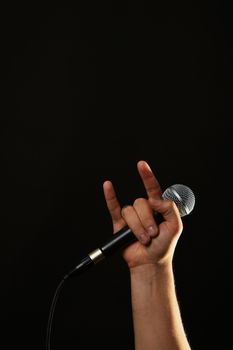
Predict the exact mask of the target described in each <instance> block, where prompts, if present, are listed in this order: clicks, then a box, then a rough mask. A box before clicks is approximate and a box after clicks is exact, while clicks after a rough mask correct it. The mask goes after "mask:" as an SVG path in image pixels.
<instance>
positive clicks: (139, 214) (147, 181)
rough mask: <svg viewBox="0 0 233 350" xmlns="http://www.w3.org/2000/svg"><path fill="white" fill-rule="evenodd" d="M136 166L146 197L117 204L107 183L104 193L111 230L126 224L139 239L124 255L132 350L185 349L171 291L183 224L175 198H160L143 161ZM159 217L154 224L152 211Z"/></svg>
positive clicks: (114, 193)
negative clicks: (130, 315)
mask: <svg viewBox="0 0 233 350" xmlns="http://www.w3.org/2000/svg"><path fill="white" fill-rule="evenodd" d="M137 170H138V173H139V175H140V177H141V179H142V182H143V184H144V187H145V191H146V194H147V196H146V198H136V199H135V201H134V203H133V204H132V205H128V206H126V207H123V208H121V206H120V204H119V201H118V199H117V196H116V192H115V190H114V187H113V184H112V183H111V181H105V182H104V184H103V191H104V196H105V200H106V204H107V207H108V210H109V213H110V215H111V218H112V223H113V231H114V233H115V232H117V231H119V230H120V229H121V228H122V227H123V226H125V225H128V226H129V227H130V228H131V230H132V231H133V233H134V234H135V235H136V237H137V239H138V241H136V242H135V243H133V244H131V245H129V246H127V247H126V248H125V249H124V250H123V252H122V255H123V258H124V260H125V261H126V263H127V264H128V267H129V271H130V279H131V295H132V312H133V322H134V337H135V349H136V350H152V349H153V350H158V349H159V350H163V349H164V350H190V349H191V348H190V345H189V343H188V340H187V337H186V334H185V331H184V327H183V324H182V320H181V314H180V310H179V305H178V302H177V298H176V293H175V283H174V276H173V269H172V260H173V256H174V252H175V247H176V244H177V242H178V239H179V237H180V235H181V233H182V230H183V225H182V220H181V218H180V215H179V211H178V209H177V207H176V205H175V203H174V202H172V201H169V200H164V199H162V191H161V187H160V185H159V182H158V180H157V179H156V177H155V175H154V173H153V171H152V170H151V168H150V166H149V165H148V163H147V162H145V161H144V160H141V161H139V162H138V163H137ZM154 211H156V212H158V213H161V214H162V216H163V218H164V221H163V222H162V223H161V224H159V225H157V223H156V221H155V218H154V216H153V212H154Z"/></svg>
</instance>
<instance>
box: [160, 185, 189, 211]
mask: <svg viewBox="0 0 233 350" xmlns="http://www.w3.org/2000/svg"><path fill="white" fill-rule="evenodd" d="M162 197H163V199H168V200H172V201H173V202H175V204H176V206H177V208H178V210H179V212H180V216H185V215H188V214H189V213H191V211H192V210H193V208H194V205H195V196H194V193H193V191H192V190H191V189H190V188H189V187H188V186H185V185H181V184H176V185H172V186H170V187H168V188H167V189H166V190H165V191H164V193H163V195H162Z"/></svg>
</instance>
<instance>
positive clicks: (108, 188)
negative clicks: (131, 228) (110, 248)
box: [103, 181, 125, 231]
mask: <svg viewBox="0 0 233 350" xmlns="http://www.w3.org/2000/svg"><path fill="white" fill-rule="evenodd" d="M103 191H104V197H105V200H106V204H107V208H108V210H109V212H110V215H111V218H112V222H113V227H114V231H116V230H117V229H120V228H121V227H122V226H123V225H124V224H125V222H124V220H123V218H122V215H121V207H120V203H119V201H118V199H117V196H116V193H115V190H114V187H113V185H112V183H111V181H105V182H104V183H103Z"/></svg>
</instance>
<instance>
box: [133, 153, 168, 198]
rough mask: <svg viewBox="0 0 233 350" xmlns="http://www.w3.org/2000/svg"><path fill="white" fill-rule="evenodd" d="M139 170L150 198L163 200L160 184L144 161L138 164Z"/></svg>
mask: <svg viewBox="0 0 233 350" xmlns="http://www.w3.org/2000/svg"><path fill="white" fill-rule="evenodd" d="M137 168H138V172H139V175H140V176H141V179H142V181H143V184H144V186H145V189H146V192H147V195H148V198H154V199H161V198H162V191H161V188H160V185H159V182H158V180H157V179H156V177H155V175H154V174H153V172H152V170H151V168H150V167H149V165H148V164H147V163H146V162H145V161H144V160H140V161H139V162H138V164H137Z"/></svg>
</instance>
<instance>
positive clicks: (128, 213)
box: [121, 198, 158, 245]
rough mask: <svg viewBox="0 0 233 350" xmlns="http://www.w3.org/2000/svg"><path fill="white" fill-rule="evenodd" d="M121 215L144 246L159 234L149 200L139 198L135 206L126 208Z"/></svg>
mask: <svg viewBox="0 0 233 350" xmlns="http://www.w3.org/2000/svg"><path fill="white" fill-rule="evenodd" d="M121 213H122V216H123V217H124V219H125V222H126V223H127V225H128V226H129V227H130V229H131V230H132V231H133V232H134V234H135V236H136V237H137V238H138V240H139V241H140V242H141V243H142V244H144V245H148V244H149V243H150V242H151V238H153V237H156V235H157V234H158V227H157V225H156V223H155V221H154V218H153V212H152V209H151V207H150V205H149V203H148V200H146V199H144V198H138V199H136V200H135V202H134V205H133V206H132V205H128V206H127V207H124V208H123V209H122V211H121Z"/></svg>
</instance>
